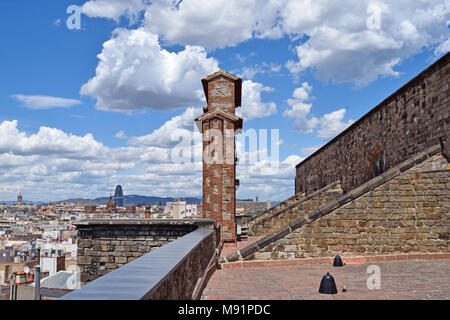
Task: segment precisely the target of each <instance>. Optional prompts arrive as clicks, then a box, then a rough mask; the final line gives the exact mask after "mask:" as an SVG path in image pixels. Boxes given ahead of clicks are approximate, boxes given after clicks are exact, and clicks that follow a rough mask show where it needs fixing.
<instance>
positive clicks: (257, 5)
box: [145, 0, 282, 49]
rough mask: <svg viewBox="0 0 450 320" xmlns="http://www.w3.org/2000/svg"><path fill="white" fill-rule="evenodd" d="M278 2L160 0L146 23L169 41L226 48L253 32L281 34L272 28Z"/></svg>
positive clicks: (271, 34)
mask: <svg viewBox="0 0 450 320" xmlns="http://www.w3.org/2000/svg"><path fill="white" fill-rule="evenodd" d="M279 2H280V1H257V0H247V1H241V0H215V1H203V0H184V1H171V0H166V1H157V2H154V3H153V4H152V5H151V6H149V7H148V9H147V10H146V14H145V25H146V28H148V29H149V30H151V32H153V33H156V34H160V35H161V36H162V38H163V40H164V41H165V42H167V43H169V44H183V45H186V44H191V45H199V46H202V47H206V48H208V49H215V48H224V47H227V46H234V45H236V44H238V43H240V42H243V41H246V40H248V39H251V38H252V37H253V36H255V37H268V38H277V37H280V36H281V35H282V33H281V32H280V30H278V29H277V28H273V27H274V23H275V21H276V15H277V10H276V9H277V8H278V3H279Z"/></svg>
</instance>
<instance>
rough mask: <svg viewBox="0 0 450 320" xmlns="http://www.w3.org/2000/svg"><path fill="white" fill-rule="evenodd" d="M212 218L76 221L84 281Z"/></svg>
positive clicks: (79, 258)
mask: <svg viewBox="0 0 450 320" xmlns="http://www.w3.org/2000/svg"><path fill="white" fill-rule="evenodd" d="M212 224H213V222H212V221H210V220H190V219H189V220H110V221H102V220H91V221H85V222H80V223H78V224H76V226H77V230H78V252H77V264H78V266H79V267H80V269H81V279H80V280H81V282H82V283H86V282H89V281H92V280H94V279H96V278H98V277H100V276H102V275H104V274H106V273H108V272H110V271H112V270H114V269H116V268H119V267H121V266H123V265H124V264H126V263H128V262H131V261H133V260H135V259H136V258H139V257H140V256H142V255H144V254H146V253H148V252H150V251H152V250H155V249H157V248H159V247H161V246H163V245H165V244H167V243H169V242H171V241H173V240H176V239H178V238H179V237H182V236H184V235H186V234H188V233H190V232H192V231H194V230H196V229H197V228H198V227H199V226H200V227H202V228H203V227H205V226H209V227H211V225H212Z"/></svg>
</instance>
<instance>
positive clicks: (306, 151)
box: [300, 146, 322, 156]
mask: <svg viewBox="0 0 450 320" xmlns="http://www.w3.org/2000/svg"><path fill="white" fill-rule="evenodd" d="M321 147H322V146H310V147H304V148H301V149H300V152H301V153H303V154H304V155H305V156H309V155H311V154H313V153H314V152H316V151H317V150H319V149H320V148H321Z"/></svg>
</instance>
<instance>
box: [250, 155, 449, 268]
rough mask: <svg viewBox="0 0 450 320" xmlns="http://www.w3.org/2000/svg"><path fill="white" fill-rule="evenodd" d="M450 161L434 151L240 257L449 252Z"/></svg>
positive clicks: (264, 258) (275, 257)
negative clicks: (372, 186)
mask: <svg viewBox="0 0 450 320" xmlns="http://www.w3.org/2000/svg"><path fill="white" fill-rule="evenodd" d="M449 190H450V165H449V163H448V161H447V160H446V159H445V158H444V156H443V155H441V154H438V155H435V156H433V157H431V158H429V159H428V160H426V161H425V162H424V163H422V164H420V165H418V166H416V167H413V168H411V169H409V170H407V171H405V172H403V173H401V174H400V175H398V176H397V177H395V178H393V179H392V180H390V181H388V182H386V183H384V184H382V185H381V186H379V187H376V188H374V189H373V190H371V191H369V192H367V193H365V194H364V195H362V196H361V197H359V198H356V199H355V200H353V201H351V202H349V203H347V204H344V205H342V206H340V207H338V208H337V209H335V210H334V211H332V212H331V213H329V214H327V215H325V216H322V217H320V218H319V219H317V220H315V221H313V222H311V223H307V224H305V225H303V226H302V227H300V228H298V229H295V230H294V231H293V232H291V233H289V234H287V235H286V236H284V237H283V238H281V239H279V240H277V241H275V242H274V243H272V244H270V245H268V246H266V247H264V248H262V249H260V250H259V251H257V252H255V253H253V254H251V255H249V256H248V257H246V258H245V260H279V259H295V258H308V257H330V256H331V257H332V256H334V255H336V254H339V255H343V256H354V255H362V256H364V255H379V254H383V255H385V254H403V253H448V252H450V240H449V239H450V233H449V231H450V230H449V227H450V191H449Z"/></svg>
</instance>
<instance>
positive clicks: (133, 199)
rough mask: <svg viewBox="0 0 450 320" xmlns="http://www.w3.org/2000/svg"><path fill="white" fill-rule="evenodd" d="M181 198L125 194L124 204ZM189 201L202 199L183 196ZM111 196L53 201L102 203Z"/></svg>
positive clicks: (169, 200) (88, 203) (151, 202)
mask: <svg viewBox="0 0 450 320" xmlns="http://www.w3.org/2000/svg"><path fill="white" fill-rule="evenodd" d="M176 199H179V198H173V197H166V198H162V197H153V196H140V195H124V196H123V202H124V205H126V206H127V205H128V206H129V205H138V204H159V203H160V202H161V204H162V205H165V204H166V202H172V201H174V200H176ZM183 199H185V200H186V201H187V202H188V203H196V204H200V203H201V202H202V199H198V198H192V197H187V198H183ZM108 200H109V197H100V198H96V199H83V198H73V199H67V200H61V201H55V202H52V203H53V204H57V203H61V202H72V203H82V204H84V205H92V204H95V205H101V204H106V202H108Z"/></svg>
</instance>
